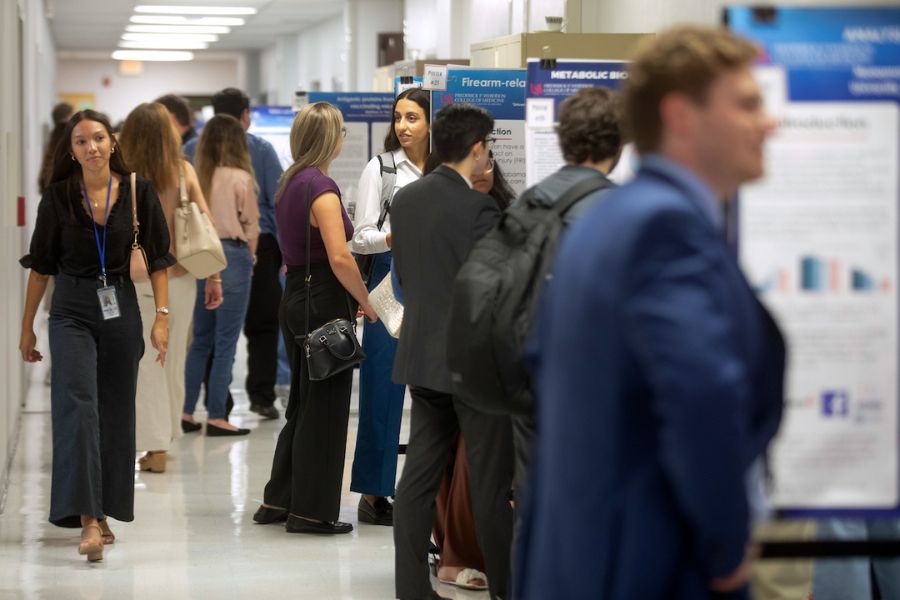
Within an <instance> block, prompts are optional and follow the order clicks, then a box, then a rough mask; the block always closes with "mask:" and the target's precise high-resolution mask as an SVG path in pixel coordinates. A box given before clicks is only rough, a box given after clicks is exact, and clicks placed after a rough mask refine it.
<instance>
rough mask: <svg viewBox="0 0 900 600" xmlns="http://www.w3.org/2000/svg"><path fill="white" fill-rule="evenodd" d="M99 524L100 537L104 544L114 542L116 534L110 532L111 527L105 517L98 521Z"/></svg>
mask: <svg viewBox="0 0 900 600" xmlns="http://www.w3.org/2000/svg"><path fill="white" fill-rule="evenodd" d="M98 523H99V524H100V539H101V540H103V545H104V546H109V545H110V544H115V543H116V535H115V534H114V533H113V532H112V529H110V528H109V523H108V522H107V520H106V519H103V520H102V521H98Z"/></svg>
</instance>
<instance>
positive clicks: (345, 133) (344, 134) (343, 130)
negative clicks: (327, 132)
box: [341, 127, 347, 138]
mask: <svg viewBox="0 0 900 600" xmlns="http://www.w3.org/2000/svg"><path fill="white" fill-rule="evenodd" d="M341 137H342V138H345V137H347V128H346V127H341Z"/></svg>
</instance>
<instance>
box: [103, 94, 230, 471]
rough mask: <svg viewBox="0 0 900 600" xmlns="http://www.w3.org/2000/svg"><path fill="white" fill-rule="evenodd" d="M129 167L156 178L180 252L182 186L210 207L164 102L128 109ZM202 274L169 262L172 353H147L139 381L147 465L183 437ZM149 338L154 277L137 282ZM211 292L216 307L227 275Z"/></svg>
mask: <svg viewBox="0 0 900 600" xmlns="http://www.w3.org/2000/svg"><path fill="white" fill-rule="evenodd" d="M119 137H120V140H119V144H120V145H121V146H122V149H123V151H124V156H125V160H126V161H127V163H128V167H129V168H130V169H132V170H134V171H135V172H136V173H137V174H138V175H141V176H143V177H146V178H147V179H149V180H150V181H151V183H153V187H154V188H155V189H156V192H157V194H158V195H159V200H160V203H161V204H162V207H163V211H164V212H165V216H166V222H167V223H168V225H169V239H170V240H171V244H172V246H171V249H170V250H171V253H172V255H176V252H175V250H176V248H175V246H176V243H177V240H176V239H175V208H176V207H177V206H178V204H179V201H180V197H181V187H182V184H183V185H184V189H185V192H186V194H187V197H188V199H189V200H190V201H191V202H196V203H197V205H198V206H199V207H200V210H201V211H202V212H204V213H209V208H208V206H207V204H206V201H205V200H204V198H203V193H202V191H201V190H200V183H199V181H198V179H197V174H196V173H195V171H194V168H193V167H192V166H191V163H189V162H187V161H186V160H184V159H183V157H182V154H181V144H180V138H179V136H178V133H177V132H176V131H175V129H174V127H173V126H172V122H171V120H170V119H169V113H168V111H166V109H165V107H164V106H163V105H162V104H157V103H153V104H141V105H140V106H138V107H137V108H135V109H134V110H133V111H131V113H130V114H129V115H128V118H127V119H126V120H125V124H124V125H123V127H122V133H121V135H120V136H119ZM196 281H197V280H196V279H194V278H193V277H192V276H191V275H190V274H189V273H188V272H187V271H185V270H184V268H183V267H182V266H181V265H178V264H176V265H175V266H173V267H170V268H169V311H170V314H169V354H168V360H167V361H166V365H165V367H163V368H162V369H160V366H159V365H158V364H155V363H154V361H153V357H152V355H150V354H149V353H147V354H145V355H144V357H143V358H142V359H141V363H140V368H139V371H138V383H137V401H136V403H137V405H136V408H137V411H136V426H137V427H136V437H137V440H136V441H137V449H138V450H146V451H147V453H146V454H145V455H144V456H143V457H142V458H141V460H140V465H141V470H142V471H152V472H154V473H162V472H163V471H165V469H166V457H167V451H168V449H169V446H170V444H171V443H172V441H173V440H175V439H177V438H179V437H181V435H182V431H181V407H182V404H183V403H184V365H185V359H186V355H187V348H188V337H189V335H190V331H191V321H192V315H193V308H194V299H195V297H196V285H197V284H196ZM135 288H136V291H137V295H138V304H139V306H140V310H141V319H142V321H143V323H144V338H148V336H149V335H150V329H149V326H150V325H152V324H153V318H154V316H155V315H154V313H155V310H156V307H155V306H154V304H153V294H152V290H151V289H150V284H149V283H136V284H135ZM206 289H207V295H208V296H209V297H211V299H212V303H211V304H208V305H207V308H210V309H212V308H216V307H217V306H218V305H219V304H220V303H221V301H222V287H221V279H220V278H219V277H218V276H217V275H214V276H212V277H210V278H208V279H207V280H206Z"/></svg>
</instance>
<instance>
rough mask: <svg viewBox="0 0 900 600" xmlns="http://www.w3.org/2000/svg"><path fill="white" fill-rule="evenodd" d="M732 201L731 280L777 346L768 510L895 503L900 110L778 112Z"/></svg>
mask: <svg viewBox="0 0 900 600" xmlns="http://www.w3.org/2000/svg"><path fill="white" fill-rule="evenodd" d="M779 112H780V114H779V116H780V117H781V119H780V124H779V128H778V130H777V131H776V133H775V134H774V135H773V137H772V139H771V141H770V142H769V144H768V145H767V148H766V153H767V156H766V177H765V178H764V179H763V180H761V181H759V182H757V183H755V184H753V185H748V186H745V187H744V188H743V189H742V190H741V194H740V216H739V224H740V225H739V240H740V257H741V263H742V267H743V268H744V271H745V273H746V274H747V277H748V279H749V280H750V281H751V284H752V285H753V286H754V288H755V289H756V290H757V292H758V294H759V297H760V299H761V300H762V301H763V303H764V304H765V305H766V306H767V307H768V308H769V309H770V310H771V311H772V313H773V315H774V317H775V318H776V320H777V321H778V322H779V324H780V325H781V327H782V328H783V331H784V334H785V338H786V341H787V343H788V361H789V364H788V367H789V368H788V377H787V381H786V382H785V385H786V390H785V392H786V393H785V397H786V400H785V401H786V407H785V416H784V420H783V421H782V425H781V429H780V431H779V434H778V437H777V438H776V440H775V443H774V445H773V447H772V451H771V457H770V459H771V466H772V469H773V474H774V481H775V490H774V495H773V501H774V503H775V504H776V505H777V506H779V507H785V508H788V507H793V508H830V509H835V508H873V509H874V508H892V507H896V506H897V505H898V503H900V498H898V489H900V482H898V472H900V468H898V448H897V446H898V414H897V404H898V403H897V398H898V346H897V345H898V335H897V327H898V294H897V285H898V241H897V238H898V208H897V206H898V199H900V185H898V164H900V154H898V131H900V123H898V108H897V105H896V104H895V103H892V102H867V103H859V102H847V103H841V102H829V103H789V104H787V105H785V106H783V107H781V109H780V111H779Z"/></svg>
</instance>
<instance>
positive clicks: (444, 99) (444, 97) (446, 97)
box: [441, 94, 453, 106]
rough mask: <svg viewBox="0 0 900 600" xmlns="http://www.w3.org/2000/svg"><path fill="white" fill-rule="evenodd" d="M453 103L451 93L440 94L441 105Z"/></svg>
mask: <svg viewBox="0 0 900 600" xmlns="http://www.w3.org/2000/svg"><path fill="white" fill-rule="evenodd" d="M448 104H453V94H441V105H442V106H447V105H448Z"/></svg>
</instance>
